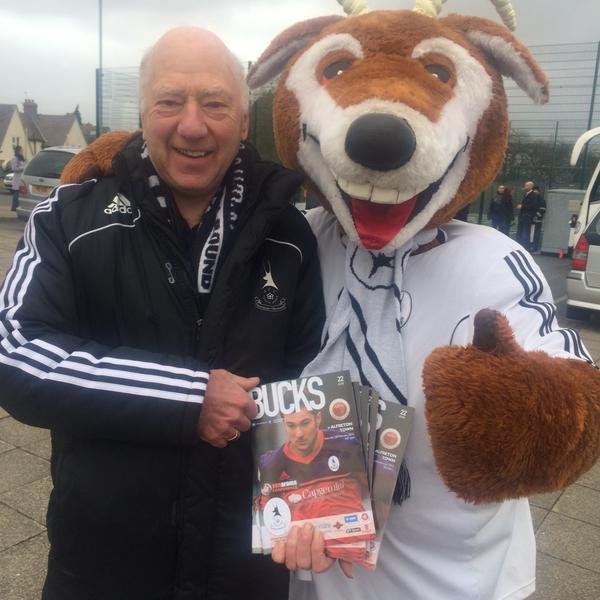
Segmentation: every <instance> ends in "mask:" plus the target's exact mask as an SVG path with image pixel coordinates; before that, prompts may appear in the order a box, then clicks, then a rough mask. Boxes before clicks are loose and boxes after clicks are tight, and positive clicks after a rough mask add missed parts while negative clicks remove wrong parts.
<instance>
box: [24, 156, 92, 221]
mask: <svg viewBox="0 0 600 600" xmlns="http://www.w3.org/2000/svg"><path fill="white" fill-rule="evenodd" d="M81 150H82V148H75V147H72V146H53V147H51V148H44V149H43V150H40V151H39V152H38V153H37V154H36V155H35V156H34V157H33V158H32V159H31V160H30V161H29V163H27V166H26V167H25V171H23V183H24V184H25V187H26V193H25V194H23V195H21V196H19V207H18V208H17V216H19V217H21V218H22V219H27V218H29V215H30V214H31V211H32V210H33V209H34V208H35V207H36V206H37V205H38V204H39V203H40V202H41V201H42V200H45V199H46V198H47V197H48V196H49V195H50V192H51V191H52V190H53V189H54V188H55V187H56V186H57V185H58V184H59V183H60V176H61V174H62V172H63V169H64V168H65V166H66V164H67V163H68V162H69V161H70V160H71V159H72V158H73V157H74V156H75V155H76V154H77V153H78V152H81Z"/></svg>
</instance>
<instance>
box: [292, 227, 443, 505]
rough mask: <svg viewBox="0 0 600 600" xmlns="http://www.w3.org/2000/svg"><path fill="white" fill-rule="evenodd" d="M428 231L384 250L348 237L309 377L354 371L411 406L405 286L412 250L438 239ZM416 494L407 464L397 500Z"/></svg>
mask: <svg viewBox="0 0 600 600" xmlns="http://www.w3.org/2000/svg"><path fill="white" fill-rule="evenodd" d="M436 233H437V232H436V231H435V230H433V231H424V232H421V233H420V234H418V235H417V236H416V237H415V238H414V239H413V240H411V241H409V242H408V243H407V244H405V245H404V246H402V247H401V248H399V249H397V250H392V251H390V252H386V253H384V252H378V251H372V250H367V249H366V248H364V247H362V246H360V245H358V244H356V243H354V242H349V241H348V239H347V238H346V237H345V236H344V238H343V239H344V240H345V241H344V245H345V261H344V287H343V288H342V290H341V291H340V293H339V295H338V299H337V303H336V305H335V307H334V308H333V310H332V312H331V313H330V314H329V315H328V317H327V323H326V332H325V337H324V341H323V345H322V348H321V351H320V352H319V354H318V355H317V356H316V357H315V358H314V360H313V361H312V362H311V363H310V364H309V365H308V366H307V367H306V368H305V370H304V372H303V375H315V374H318V373H327V372H330V371H338V370H340V369H343V370H349V371H350V373H351V375H352V379H353V380H354V381H360V383H362V384H363V385H367V386H370V387H372V388H374V389H375V390H377V392H378V393H379V395H380V396H381V398H382V399H383V400H385V401H386V402H399V403H401V404H407V399H406V395H407V381H406V368H405V363H404V348H403V341H402V328H403V326H404V323H405V322H406V321H407V320H408V318H409V317H410V310H411V303H410V297H408V295H406V294H405V292H404V291H403V288H402V279H403V275H404V270H405V266H406V262H407V261H408V260H409V257H410V255H411V252H413V251H414V250H416V249H417V248H418V247H420V246H423V245H425V244H428V243H429V242H431V241H432V240H433V239H435V236H436ZM409 495H410V476H409V473H408V469H407V468H406V464H405V463H404V462H403V463H402V467H401V469H400V474H399V475H398V481H397V484H396V489H395V491H394V501H395V502H396V503H397V504H400V503H402V502H403V501H404V500H405V499H406V498H408V496H409Z"/></svg>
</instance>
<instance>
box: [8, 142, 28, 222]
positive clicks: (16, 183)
mask: <svg viewBox="0 0 600 600" xmlns="http://www.w3.org/2000/svg"><path fill="white" fill-rule="evenodd" d="M26 166H27V161H26V160H25V156H24V155H23V148H21V146H15V155H14V156H13V158H12V160H11V161H10V168H11V170H12V172H13V173H14V175H13V180H12V189H11V191H12V202H11V204H10V210H12V211H13V212H15V211H16V210H17V208H18V206H19V187H21V179H22V177H23V171H24V170H25V167H26Z"/></svg>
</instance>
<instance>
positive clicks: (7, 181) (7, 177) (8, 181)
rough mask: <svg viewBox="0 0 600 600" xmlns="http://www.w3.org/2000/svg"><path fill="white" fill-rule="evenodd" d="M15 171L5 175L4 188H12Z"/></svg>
mask: <svg viewBox="0 0 600 600" xmlns="http://www.w3.org/2000/svg"><path fill="white" fill-rule="evenodd" d="M13 177H14V173H7V174H6V175H5V176H4V180H3V183H4V188H5V189H7V190H12V182H13Z"/></svg>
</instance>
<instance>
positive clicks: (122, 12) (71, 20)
mask: <svg viewBox="0 0 600 600" xmlns="http://www.w3.org/2000/svg"><path fill="white" fill-rule="evenodd" d="M102 5H103V65H104V66H105V67H130V66H137V65H138V64H139V61H140V58H141V56H142V54H143V52H144V51H145V50H146V49H147V48H148V47H149V46H151V45H152V43H153V42H154V41H155V40H156V39H157V38H158V37H159V36H160V35H161V34H162V33H163V32H164V31H166V30H167V29H170V28H171V27H175V26H177V25H199V26H202V27H206V28H207V29H211V30H212V31H214V32H215V33H217V34H218V35H219V36H220V37H221V38H222V39H223V40H224V41H225V43H226V44H227V45H228V46H229V47H230V48H231V49H232V50H233V52H234V53H235V54H236V55H237V56H238V57H239V58H240V59H241V60H242V61H244V62H246V61H249V60H255V59H256V58H257V57H258V55H259V54H260V53H261V52H262V50H264V48H265V47H266V46H267V45H268V43H269V41H270V40H271V39H272V38H273V37H274V36H275V35H276V34H277V33H279V32H280V31H281V30H283V29H285V28H286V27H287V26H289V25H292V24H293V23H296V22H298V21H301V20H304V19H307V18H311V17H316V16H321V15H327V14H334V13H338V14H342V10H341V8H340V7H339V5H338V4H337V2H336V1H335V0H166V1H165V0H139V1H138V0H103V2H102ZM98 6H99V1H98V0H26V1H18V0H17V1H14V0H11V1H10V2H9V1H8V0H2V1H1V4H0V24H1V26H2V34H1V35H0V57H1V59H0V65H1V68H0V103H11V104H19V107H20V108H21V103H22V102H23V99H24V98H33V99H34V100H35V101H36V102H37V103H38V110H39V112H41V113H45V114H63V113H66V112H71V111H72V110H73V109H74V108H75V106H76V105H77V104H79V106H80V110H81V113H82V116H83V119H84V120H85V121H91V122H94V121H95V105H94V85H95V84H94V71H95V69H96V67H97V66H98V63H99V51H98V50H99V49H98V12H99V11H98ZM412 6H413V3H412V2H410V1H409V0H371V2H370V7H371V9H373V10H374V9H390V8H391V9H393V8H411V7H412ZM513 6H514V8H515V11H516V13H517V20H518V21H517V22H518V24H517V31H516V34H517V37H519V38H520V39H521V41H523V42H524V43H525V44H528V45H536V44H554V43H570V42H598V41H599V40H600V0H562V1H560V0H513ZM448 12H457V13H461V14H466V15H477V16H481V17H487V18H491V19H495V20H497V19H498V17H497V16H496V13H495V11H494V9H493V7H492V4H491V2H490V1H489V0H448V2H447V4H446V5H445V7H444V11H443V13H442V14H447V13H448Z"/></svg>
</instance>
